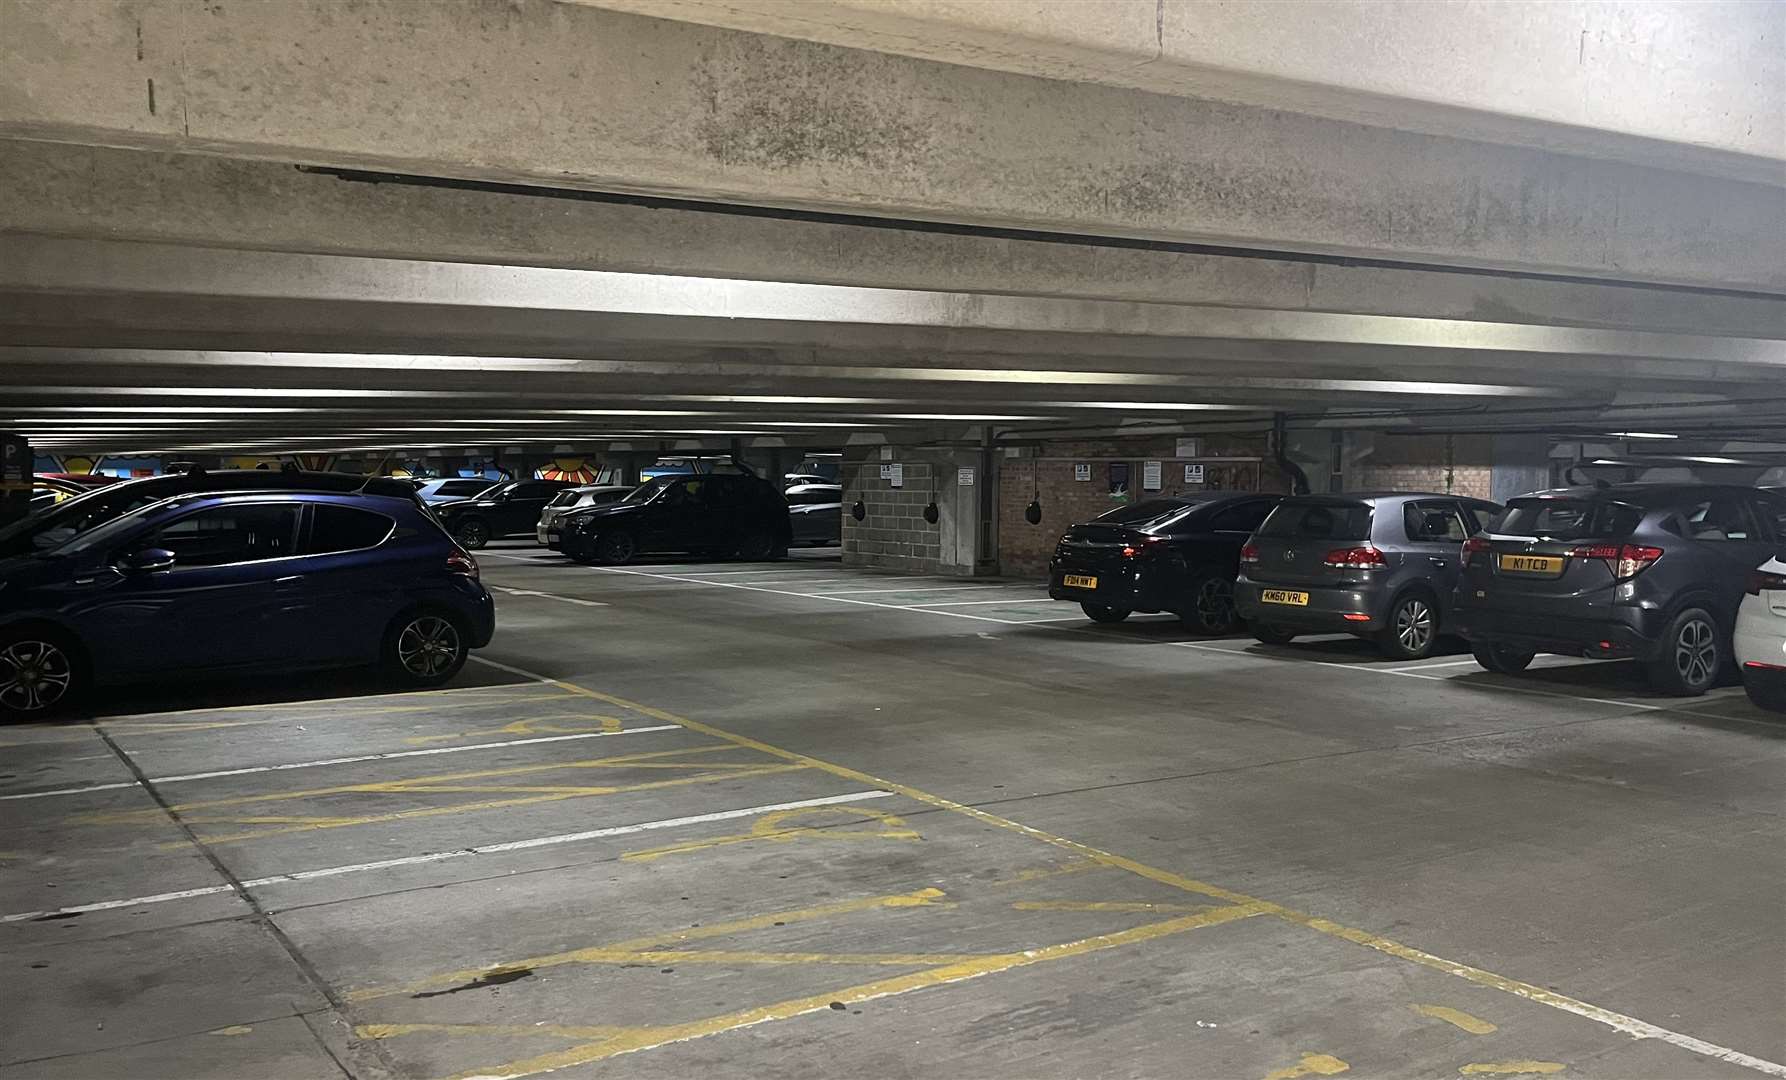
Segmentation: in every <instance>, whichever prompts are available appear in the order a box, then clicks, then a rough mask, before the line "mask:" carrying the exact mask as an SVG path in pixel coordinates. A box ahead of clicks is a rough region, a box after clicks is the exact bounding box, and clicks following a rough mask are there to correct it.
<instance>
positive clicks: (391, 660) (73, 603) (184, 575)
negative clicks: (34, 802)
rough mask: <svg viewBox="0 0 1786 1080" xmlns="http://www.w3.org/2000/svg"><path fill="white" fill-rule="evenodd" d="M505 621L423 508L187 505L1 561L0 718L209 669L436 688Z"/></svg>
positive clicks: (223, 499) (229, 496)
mask: <svg viewBox="0 0 1786 1080" xmlns="http://www.w3.org/2000/svg"><path fill="white" fill-rule="evenodd" d="M494 626H495V610H494V606H493V605H492V604H491V601H490V594H489V593H487V592H485V591H484V587H483V586H482V585H481V584H479V582H478V567H477V563H476V562H475V561H474V560H473V559H472V558H471V556H469V555H467V554H466V553H465V552H463V551H461V550H460V549H459V548H458V547H457V546H456V545H455V544H454V543H453V542H452V540H451V539H450V538H448V537H447V535H446V534H445V533H444V532H442V531H441V529H440V526H439V525H438V524H436V523H435V521H434V519H433V518H432V517H430V516H429V515H428V513H427V511H426V510H424V509H422V508H421V507H420V506H419V505H418V504H417V503H416V502H415V500H414V499H413V498H398V497H387V496H375V495H365V494H332V495H325V494H315V493H299V492H270V493H241V492H236V493H224V494H217V493H212V494H202V495H186V496H179V497H176V498H172V499H168V500H165V501H161V502H156V503H152V504H150V505H148V506H145V507H140V508H138V509H136V510H134V511H132V512H130V513H128V514H125V515H123V516H121V517H117V518H114V519H112V520H111V521H109V522H107V523H106V524H104V525H100V526H97V527H95V528H93V529H91V530H88V531H87V532H86V533H84V534H82V535H81V536H80V537H77V538H76V539H74V540H73V541H70V542H69V543H67V544H64V545H62V546H61V547H58V548H57V549H56V550H54V551H50V552H44V553H40V554H36V555H29V556H24V557H21V558H16V559H10V560H7V561H6V562H4V563H0V715H4V716H8V717H14V718H16V717H20V716H25V715H31V714H41V713H47V712H49V711H51V710H53V709H54V708H56V707H57V706H59V705H62V704H65V703H67V702H69V701H70V700H72V699H73V698H75V697H76V696H77V695H79V694H80V692H81V691H83V690H85V689H86V688H87V687H88V686H90V685H93V684H97V683H118V682H134V681H146V680H150V679H156V678H168V677H179V678H184V677H186V676H188V675H190V674H194V673H199V672H232V671H236V672H246V671H254V670H268V669H280V670H290V669H302V668H317V667H332V666H346V665H356V664H379V665H381V666H382V667H383V668H384V670H385V671H386V672H387V673H388V674H389V675H390V676H391V677H392V678H393V679H394V680H395V681H397V682H398V683H400V684H401V685H405V686H410V687H429V686H437V685H439V684H441V683H443V682H445V681H446V680H448V679H450V678H452V676H453V675H454V674H455V673H456V672H457V671H458V670H459V668H460V667H461V666H463V665H464V663H465V655H466V651H467V650H468V649H475V648H480V647H482V646H484V645H486V644H488V643H489V641H490V635H491V633H492V631H493V629H494Z"/></svg>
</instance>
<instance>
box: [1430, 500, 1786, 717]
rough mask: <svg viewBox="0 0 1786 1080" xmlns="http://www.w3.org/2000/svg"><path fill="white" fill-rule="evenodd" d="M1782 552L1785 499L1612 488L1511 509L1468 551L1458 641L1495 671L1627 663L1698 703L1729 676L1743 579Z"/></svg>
mask: <svg viewBox="0 0 1786 1080" xmlns="http://www.w3.org/2000/svg"><path fill="white" fill-rule="evenodd" d="M1782 542H1786V496H1781V495H1778V494H1775V493H1773V492H1767V491H1761V490H1759V489H1756V488H1748V487H1737V486H1733V485H1722V484H1620V485H1615V486H1610V487H1605V488H1565V489H1560V490H1557V491H1545V492H1539V493H1537V494H1533V495H1524V496H1521V497H1519V498H1517V499H1514V500H1513V501H1512V502H1511V503H1509V504H1508V506H1507V513H1506V515H1505V516H1504V517H1502V518H1501V520H1500V521H1498V522H1497V523H1496V524H1495V525H1494V528H1493V530H1492V531H1491V532H1489V533H1487V534H1486V535H1484V536H1480V537H1476V538H1474V539H1472V540H1471V541H1470V542H1469V543H1468V544H1467V545H1465V549H1464V559H1465V565H1464V573H1463V579H1462V582H1461V584H1460V586H1459V588H1458V590H1457V598H1456V609H1457V611H1456V618H1457V625H1458V630H1459V632H1460V633H1462V634H1463V636H1464V637H1465V638H1467V639H1468V640H1469V642H1470V645H1471V647H1472V648H1473V650H1474V651H1475V654H1476V659H1477V661H1478V662H1479V663H1481V665H1482V666H1483V667H1485V668H1487V669H1488V670H1490V671H1500V672H1513V671H1520V670H1523V669H1524V668H1525V666H1526V665H1527V664H1530V663H1531V662H1532V657H1533V655H1534V654H1536V653H1540V652H1555V653H1564V654H1567V655H1571V656H1592V657H1635V658H1636V659H1638V660H1640V661H1642V662H1643V663H1644V664H1645V665H1647V667H1648V669H1649V673H1650V679H1651V681H1652V682H1653V683H1654V684H1655V685H1656V686H1657V688H1659V689H1662V690H1666V691H1668V692H1669V693H1673V694H1680V695H1687V696H1691V695H1695V694H1703V693H1705V691H1706V690H1708V689H1710V688H1711V687H1712V686H1713V685H1714V684H1715V683H1716V682H1717V681H1718V680H1719V678H1720V677H1728V676H1729V675H1730V674H1731V673H1732V672H1733V671H1734V661H1733V660H1732V657H1731V649H1730V635H1731V625H1732V623H1733V622H1734V621H1735V618H1736V610H1737V606H1738V604H1739V603H1740V602H1741V601H1742V598H1743V591H1744V589H1745V588H1746V587H1747V585H1748V583H1749V576H1750V573H1751V572H1752V571H1753V570H1754V569H1755V567H1757V566H1759V565H1761V564H1762V563H1763V562H1765V561H1766V560H1767V558H1768V556H1769V555H1771V554H1772V553H1773V552H1774V550H1776V547H1777V545H1779V544H1780V543H1782Z"/></svg>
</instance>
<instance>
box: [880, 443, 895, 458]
mask: <svg viewBox="0 0 1786 1080" xmlns="http://www.w3.org/2000/svg"><path fill="white" fill-rule="evenodd" d="M881 460H882V461H892V460H893V448H892V447H891V446H883V447H881Z"/></svg>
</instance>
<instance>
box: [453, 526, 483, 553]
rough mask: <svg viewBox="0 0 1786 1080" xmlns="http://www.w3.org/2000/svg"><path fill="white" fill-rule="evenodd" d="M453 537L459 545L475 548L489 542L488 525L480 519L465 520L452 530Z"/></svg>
mask: <svg viewBox="0 0 1786 1080" xmlns="http://www.w3.org/2000/svg"><path fill="white" fill-rule="evenodd" d="M453 539H455V540H457V541H459V546H461V547H465V548H470V549H472V550H474V551H475V550H476V549H478V548H481V547H483V546H484V545H485V544H487V543H489V542H490V526H488V525H485V524H484V523H483V522H481V521H467V522H466V523H465V524H463V525H461V526H459V527H458V528H457V529H455V530H453Z"/></svg>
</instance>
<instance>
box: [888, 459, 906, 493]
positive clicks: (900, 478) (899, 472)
mask: <svg viewBox="0 0 1786 1080" xmlns="http://www.w3.org/2000/svg"><path fill="white" fill-rule="evenodd" d="M891 479H892V481H893V486H894V487H904V486H905V466H904V465H901V464H900V463H898V462H894V463H893V475H892V477H891Z"/></svg>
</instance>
